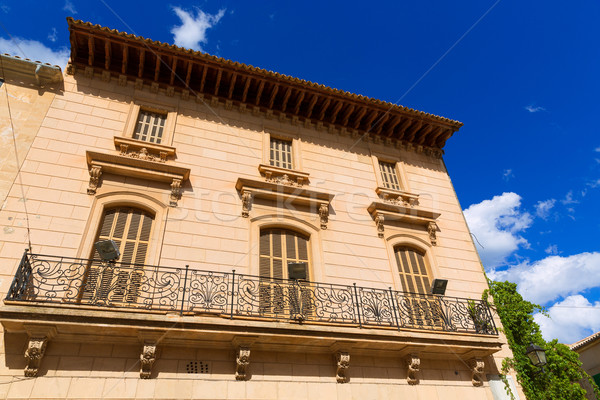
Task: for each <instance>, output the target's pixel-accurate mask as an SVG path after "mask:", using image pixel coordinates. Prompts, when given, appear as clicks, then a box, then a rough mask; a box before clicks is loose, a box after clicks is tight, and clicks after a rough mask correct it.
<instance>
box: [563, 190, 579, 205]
mask: <svg viewBox="0 0 600 400" xmlns="http://www.w3.org/2000/svg"><path fill="white" fill-rule="evenodd" d="M560 202H561V203H563V204H565V205H567V204H577V203H579V200H576V199H575V198H574V197H573V191H572V190H569V193H567V195H566V196H565V198H564V199H562V200H561V201H560Z"/></svg>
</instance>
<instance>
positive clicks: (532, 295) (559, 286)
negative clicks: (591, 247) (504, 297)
mask: <svg viewBox="0 0 600 400" xmlns="http://www.w3.org/2000/svg"><path fill="white" fill-rule="evenodd" d="M488 276H489V277H490V279H493V280H496V281H510V282H515V283H516V284H517V286H518V288H519V293H521V294H522V295H523V297H525V298H526V299H527V300H529V301H532V302H534V303H537V304H546V303H548V302H550V301H554V300H556V299H558V298H560V297H563V298H565V297H567V296H571V295H574V294H577V293H579V292H582V291H584V290H587V289H590V288H594V287H597V286H600V253H598V252H594V253H580V254H575V255H572V256H568V257H561V256H549V257H546V258H544V259H542V260H539V261H535V262H533V263H530V262H523V263H520V264H517V265H513V266H511V267H509V268H508V269H506V270H504V271H498V270H492V271H490V272H488Z"/></svg>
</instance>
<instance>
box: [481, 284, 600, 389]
mask: <svg viewBox="0 0 600 400" xmlns="http://www.w3.org/2000/svg"><path fill="white" fill-rule="evenodd" d="M488 283H489V286H490V289H489V290H486V291H485V292H484V294H483V299H484V300H485V301H488V302H489V299H490V297H491V299H492V302H491V303H490V306H491V307H492V308H493V309H495V310H496V312H497V313H498V315H499V316H500V320H501V321H502V325H503V326H504V334H505V335H506V339H507V341H508V345H509V346H510V349H511V350H512V352H513V358H507V359H505V360H504V361H503V364H502V369H503V371H502V372H503V373H504V374H506V373H507V372H508V371H509V369H510V368H512V369H514V370H515V371H516V373H517V379H518V381H519V383H520V384H521V386H522V387H523V391H524V392H525V395H526V396H527V398H528V399H529V400H538V399H539V400H548V399H564V400H571V399H573V400H580V399H582V400H585V399H586V397H585V395H586V391H585V389H583V388H582V387H581V386H580V385H579V383H578V382H579V381H580V380H582V379H587V380H588V381H589V382H590V384H591V385H592V387H593V388H594V392H595V394H596V397H597V398H599V399H600V390H599V389H598V386H596V384H595V383H594V381H593V379H592V378H591V377H590V376H589V375H588V374H587V373H585V371H583V370H582V369H581V368H580V367H581V362H580V361H579V354H577V353H576V352H574V351H572V350H571V349H569V347H567V346H565V345H564V344H560V343H558V341H557V340H556V339H554V340H552V341H550V342H546V341H545V340H544V339H543V338H542V333H541V331H540V326H539V325H538V324H537V323H536V322H535V321H534V320H533V314H534V313H535V312H538V311H539V312H545V310H544V309H543V307H541V306H539V305H537V304H533V303H530V302H528V301H526V300H524V299H523V297H522V296H521V295H520V294H519V293H518V292H517V285H516V284H515V283H511V282H496V281H491V280H488ZM530 343H533V344H537V345H538V346H540V347H542V348H544V349H545V350H546V358H547V361H548V363H547V364H546V366H545V367H544V370H545V372H543V373H542V372H541V371H540V370H539V369H538V368H536V367H535V366H533V364H531V361H530V360H529V358H528V357H527V356H526V355H525V351H526V349H527V347H528V346H529V344H530ZM505 383H507V382H506V381H505ZM506 388H507V390H508V391H510V389H509V388H508V385H506Z"/></svg>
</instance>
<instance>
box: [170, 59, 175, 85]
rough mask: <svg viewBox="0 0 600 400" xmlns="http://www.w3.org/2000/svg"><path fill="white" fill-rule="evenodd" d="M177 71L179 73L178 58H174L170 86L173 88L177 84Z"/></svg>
mask: <svg viewBox="0 0 600 400" xmlns="http://www.w3.org/2000/svg"><path fill="white" fill-rule="evenodd" d="M175 71H177V57H173V62H172V63H171V79H169V85H171V86H173V82H175Z"/></svg>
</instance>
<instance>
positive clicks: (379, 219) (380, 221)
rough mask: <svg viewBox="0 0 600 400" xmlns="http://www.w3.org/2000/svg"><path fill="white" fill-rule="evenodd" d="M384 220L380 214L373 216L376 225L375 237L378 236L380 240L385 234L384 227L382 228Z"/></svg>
mask: <svg viewBox="0 0 600 400" xmlns="http://www.w3.org/2000/svg"><path fill="white" fill-rule="evenodd" d="M384 220H385V218H384V217H383V215H382V214H377V215H376V216H375V224H377V236H379V237H380V238H382V237H383V236H384V233H385V227H384V226H383V221H384Z"/></svg>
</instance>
